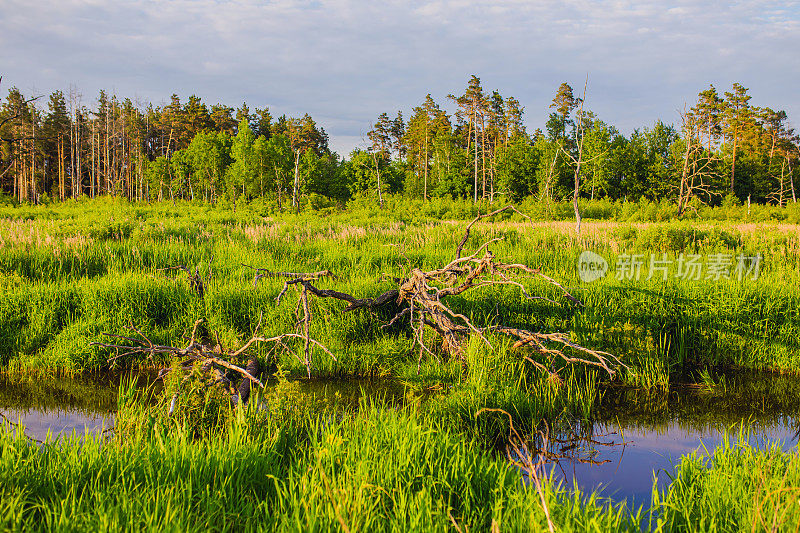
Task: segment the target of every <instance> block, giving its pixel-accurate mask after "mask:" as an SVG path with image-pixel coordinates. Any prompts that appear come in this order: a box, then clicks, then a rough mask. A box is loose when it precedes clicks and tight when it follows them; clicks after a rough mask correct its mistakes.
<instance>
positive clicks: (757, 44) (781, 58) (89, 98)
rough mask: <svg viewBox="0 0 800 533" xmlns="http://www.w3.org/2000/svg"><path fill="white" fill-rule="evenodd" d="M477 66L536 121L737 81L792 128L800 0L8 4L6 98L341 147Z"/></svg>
mask: <svg viewBox="0 0 800 533" xmlns="http://www.w3.org/2000/svg"><path fill="white" fill-rule="evenodd" d="M472 74H475V75H477V76H478V77H480V78H481V81H482V85H483V87H484V90H487V91H492V90H498V91H499V92H500V93H501V94H502V95H503V96H514V97H515V98H517V99H518V100H519V101H520V102H521V104H522V105H523V106H524V108H525V122H526V125H527V127H528V131H533V130H535V129H536V128H544V123H545V121H546V120H547V115H548V113H549V112H550V110H549V109H548V106H549V105H550V103H551V101H552V99H553V96H554V95H555V92H556V90H557V88H558V86H559V85H560V84H561V83H562V82H567V83H569V84H570V85H572V87H573V88H574V89H575V92H576V94H578V93H582V92H583V86H584V83H585V82H586V80H587V79H588V85H587V92H586V106H587V108H589V109H591V110H592V111H594V112H595V113H596V114H597V115H598V116H599V118H601V119H603V120H604V121H605V122H607V123H610V124H613V125H615V126H616V127H617V128H618V129H620V130H621V131H622V132H624V133H626V134H627V133H630V132H631V131H632V130H633V129H634V128H641V127H647V126H651V125H652V124H653V123H654V122H655V121H656V120H658V119H661V120H664V121H665V122H668V123H677V122H678V121H679V119H680V117H679V112H680V111H681V110H682V109H683V107H684V105H689V106H691V105H692V104H693V103H694V102H695V101H696V98H697V93H698V92H699V91H701V90H703V89H705V88H707V87H708V85H709V84H714V86H715V87H717V90H718V91H719V92H720V93H722V92H724V91H726V90H730V87H731V85H732V83H733V82H739V83H741V84H742V85H744V86H745V87H747V88H749V89H750V94H751V95H752V97H753V99H752V100H751V103H752V104H753V105H758V106H769V107H772V108H773V109H783V110H785V111H786V112H787V113H788V115H789V122H790V123H791V124H792V125H794V126H800V102H798V98H797V97H798V94H800V92H798V87H799V86H800V2H798V1H785V2H777V1H760V0H755V1H743V2H716V1H703V0H693V1H662V0H652V1H651V0H646V1H640V2H627V1H605V0H600V1H589V0H559V1H550V0H540V1H525V0H494V1H483V0H475V1H466V0H433V1H421V0H410V1H404V2H399V1H392V0H382V1H376V0H372V1H370V0H366V1H356V0H274V1H256V0H236V1H234V0H142V1H128V0H86V1H79V0H51V1H49V2H44V1H38V0H22V1H18V0H0V75H2V76H3V80H2V86H0V97H4V96H5V95H6V94H7V92H6V91H7V89H8V88H10V87H11V86H16V87H18V88H19V89H20V90H22V91H23V93H24V94H25V95H26V96H27V95H30V94H34V93H35V94H47V93H50V92H52V91H54V90H57V89H60V90H63V91H64V92H65V93H66V92H68V90H69V88H70V87H71V86H72V87H75V88H76V89H77V90H78V91H79V92H80V94H81V95H82V101H83V103H84V104H86V105H87V106H91V105H93V103H94V102H95V101H96V98H97V94H98V92H99V90H100V89H105V90H106V91H108V92H111V93H115V94H117V95H119V96H120V97H130V98H131V99H132V100H134V101H136V100H137V99H138V100H139V101H141V102H152V103H154V104H156V105H159V104H164V103H167V102H169V99H170V95H172V94H173V93H177V94H178V95H179V96H180V97H181V98H182V99H184V100H185V99H186V98H187V97H188V96H189V95H192V94H196V95H197V96H200V97H201V98H202V99H203V101H204V102H206V103H207V104H213V103H217V102H220V103H224V104H226V105H229V106H232V107H238V106H240V105H241V103H242V102H247V104H248V106H249V107H250V109H251V110H252V109H254V108H255V107H264V106H269V108H270V110H271V111H272V113H273V116H279V115H281V114H286V115H288V116H300V115H302V114H303V113H310V114H311V115H312V116H313V117H314V119H315V120H316V121H317V122H318V123H319V124H321V125H322V126H323V127H324V128H325V130H326V131H327V132H328V134H329V136H330V145H331V147H332V148H333V149H334V150H336V151H337V152H339V153H340V154H342V155H346V154H348V153H349V152H350V151H351V150H352V149H353V148H354V147H357V146H360V145H364V144H366V143H365V139H366V132H367V131H369V129H370V126H371V124H372V123H373V122H374V121H375V119H376V118H377V116H378V115H379V114H380V113H381V112H384V111H385V112H388V113H389V114H390V115H391V116H394V115H395V114H396V112H397V111H398V110H401V111H403V114H404V116H405V117H406V118H407V117H408V116H409V115H410V112H411V109H412V108H413V107H414V106H417V105H420V104H421V103H422V101H423V100H424V98H425V95H426V94H428V93H430V94H431V95H432V96H433V98H434V99H435V100H436V101H437V102H438V103H440V104H441V105H442V106H443V107H445V108H446V109H449V110H451V111H452V110H454V108H453V106H452V105H451V104H449V103H448V102H447V95H448V94H463V92H464V89H465V88H466V84H467V81H468V80H469V77H470V76H471V75H472ZM798 129H800V127H798Z"/></svg>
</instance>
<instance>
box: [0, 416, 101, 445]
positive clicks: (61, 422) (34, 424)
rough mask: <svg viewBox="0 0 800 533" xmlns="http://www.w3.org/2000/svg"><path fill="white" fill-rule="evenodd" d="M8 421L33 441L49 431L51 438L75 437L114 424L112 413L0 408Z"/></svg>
mask: <svg viewBox="0 0 800 533" xmlns="http://www.w3.org/2000/svg"><path fill="white" fill-rule="evenodd" d="M0 412H2V413H3V414H4V415H5V416H6V417H7V418H8V419H9V420H10V421H12V422H14V423H15V424H16V423H17V422H20V423H22V425H23V426H25V433H26V434H27V435H28V436H30V437H33V438H35V439H39V440H43V439H44V438H45V436H46V435H47V432H48V431H50V433H51V436H52V437H53V438H55V437H57V436H64V437H66V436H69V435H71V434H72V432H73V431H74V432H75V433H76V434H77V435H79V436H80V435H84V434H86V432H87V431H88V432H90V433H97V432H99V431H102V430H103V429H105V428H109V427H111V426H113V424H114V418H113V414H112V413H108V412H106V413H92V412H87V411H85V410H77V409H47V410H45V409H26V410H18V409H8V408H0Z"/></svg>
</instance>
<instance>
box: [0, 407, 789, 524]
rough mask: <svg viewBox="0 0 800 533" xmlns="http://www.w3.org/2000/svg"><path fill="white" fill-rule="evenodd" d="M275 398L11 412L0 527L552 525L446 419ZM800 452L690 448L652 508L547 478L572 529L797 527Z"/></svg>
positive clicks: (2, 462)
mask: <svg viewBox="0 0 800 533" xmlns="http://www.w3.org/2000/svg"><path fill="white" fill-rule="evenodd" d="M270 405H271V407H270V409H271V411H270V415H269V416H267V417H266V418H264V417H263V416H261V415H259V414H257V413H254V412H252V411H251V412H250V413H246V412H241V411H240V412H238V413H237V414H234V415H233V416H232V417H231V418H230V419H229V421H228V422H226V423H224V424H222V425H221V426H218V427H217V429H216V430H211V431H210V432H208V433H206V434H204V435H203V436H199V437H198V436H197V435H196V434H195V433H193V432H192V431H191V430H190V429H188V428H187V426H186V425H181V423H179V422H175V421H173V422H172V423H169V422H167V423H166V425H165V424H164V423H159V422H157V421H154V419H152V418H150V422H149V423H147V420H148V418H147V416H144V417H143V416H142V415H143V414H146V413H147V412H149V411H147V410H145V411H142V410H141V409H138V408H135V409H133V411H131V407H130V406H129V407H128V411H127V412H128V416H131V417H132V418H131V419H130V420H129V421H128V422H125V421H124V420H122V421H121V423H119V424H118V428H119V430H118V433H117V435H115V436H114V437H113V438H112V439H111V440H104V439H101V438H99V437H95V436H91V435H90V436H87V437H85V438H83V439H78V438H75V439H72V440H66V441H63V442H57V443H53V442H48V443H45V444H43V445H33V444H32V443H31V442H30V441H28V440H27V439H26V438H25V437H24V436H23V435H22V434H21V433H15V432H13V431H10V430H9V429H8V427H7V426H4V428H3V429H0V480H1V481H2V482H1V483H0V502H2V503H1V504H0V528H2V529H3V530H6V531H62V530H70V531H74V530H107V531H136V530H159V531H207V530H214V531H229V530H239V531H261V530H266V531H276V530H277V531H330V530H345V531H445V530H447V531H452V530H461V531H466V530H467V529H469V530H471V531H489V530H501V531H504V530H513V531H542V530H546V529H547V522H546V516H545V513H544V510H543V507H542V503H541V499H540V495H539V493H538V492H537V491H536V489H535V488H534V486H533V485H532V484H530V483H527V484H526V483H525V482H524V478H523V475H522V473H521V472H520V471H519V470H518V469H516V468H515V467H513V466H511V465H510V464H509V463H508V462H507V461H506V460H505V459H504V458H502V457H499V456H494V455H491V454H487V453H486V452H485V450H484V449H483V448H482V447H481V446H480V445H479V443H477V442H476V441H473V440H472V439H470V438H467V437H465V436H464V435H463V434H462V433H460V432H458V431H455V430H453V429H451V428H449V427H447V426H446V425H444V424H442V423H441V422H440V421H435V420H436V419H434V418H429V417H425V416H422V415H420V414H419V413H418V412H416V411H415V410H412V409H399V410H398V409H382V408H381V407H380V406H379V405H375V404H372V405H367V404H364V405H362V407H361V409H360V410H358V411H357V412H354V413H350V414H348V415H345V416H341V414H340V416H336V417H327V418H326V417H318V416H308V415H309V414H310V413H309V412H304V411H303V409H302V408H301V407H298V404H296V403H291V404H286V403H284V404H282V403H280V402H278V401H276V399H274V398H273V399H272V402H271V404H270ZM137 409H138V410H137ZM125 412H126V410H125V409H124V408H123V413H125ZM150 413H151V414H152V412H150ZM123 418H124V415H123ZM323 420H324V421H323ZM142 422H144V423H142ZM798 466H800V464H798V456H797V454H796V453H790V454H787V453H783V452H781V451H780V450H779V449H777V448H774V447H770V448H767V449H766V450H757V449H754V448H751V447H749V446H747V445H726V446H724V447H723V448H721V449H719V450H717V451H716V452H714V453H713V454H712V455H710V456H697V455H695V456H690V457H687V458H684V459H683V461H682V462H681V463H680V464H679V465H678V467H677V469H676V470H675V472H674V480H673V481H672V483H671V484H670V485H669V486H668V487H667V488H665V489H664V490H661V491H657V490H654V498H653V504H652V508H651V509H644V508H642V509H638V510H632V509H629V508H627V507H625V506H624V505H618V504H617V505H611V504H609V503H607V502H605V501H602V500H599V499H598V498H597V497H595V496H593V495H589V494H580V493H574V492H572V491H568V490H566V489H565V488H564V487H559V486H556V485H554V484H553V483H552V482H550V481H548V480H545V481H544V483H543V489H542V493H543V497H544V500H545V502H546V506H547V508H548V509H549V512H550V515H551V519H552V521H553V523H554V525H555V526H556V527H557V529H558V531H640V527H641V526H644V527H645V528H646V529H652V530H654V531H740V530H742V528H746V529H748V530H749V529H751V526H752V528H753V530H754V531H770V530H771V531H774V530H782V531H793V530H795V529H796V527H797V524H798V520H800V508H798V503H797V501H798V500H797V496H798V492H797V491H798V489H797V487H798V485H800V474H798V472H800V468H798ZM776 528H777V529H776Z"/></svg>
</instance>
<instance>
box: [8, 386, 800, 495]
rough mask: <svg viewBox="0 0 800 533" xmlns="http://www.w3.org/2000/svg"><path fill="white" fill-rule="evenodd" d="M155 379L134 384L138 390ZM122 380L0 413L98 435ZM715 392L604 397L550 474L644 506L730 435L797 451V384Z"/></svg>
mask: <svg viewBox="0 0 800 533" xmlns="http://www.w3.org/2000/svg"><path fill="white" fill-rule="evenodd" d="M154 378H155V375H153V374H141V375H139V376H138V377H137V380H138V383H139V385H140V386H146V385H147V384H148V383H152V382H153V380H154ZM122 379H123V376H121V375H119V374H108V373H104V374H82V375H78V376H63V377H52V376H50V377H47V376H36V377H23V378H18V377H9V376H4V375H0V413H2V414H3V415H5V417H6V418H8V419H9V420H11V421H12V422H18V421H19V422H21V423H22V424H23V425H24V426H25V427H26V432H27V433H28V435H30V436H32V437H34V438H37V439H43V438H44V437H45V436H46V435H47V433H48V431H50V432H51V434H52V435H53V436H57V435H65V434H67V435H68V434H71V433H72V432H73V431H74V432H77V434H79V435H81V434H84V433H85V432H87V431H89V432H97V431H101V430H102V429H103V428H108V427H110V426H112V425H113V412H114V410H115V408H116V401H117V392H118V389H119V384H120V382H121V380H122ZM715 381H716V385H711V384H709V385H706V386H696V385H679V386H676V387H673V388H672V389H671V390H670V391H668V392H663V393H657V394H653V393H646V392H643V391H636V390H630V389H622V388H616V387H614V388H608V389H606V390H604V391H603V394H602V399H601V401H600V402H599V405H598V406H597V408H596V411H595V415H594V420H593V421H592V422H591V423H589V424H582V425H577V426H576V427H575V428H573V431H572V432H571V433H567V434H561V435H557V436H553V438H552V439H551V440H550V443H549V446H548V449H549V451H550V452H552V453H554V454H556V455H558V456H560V457H559V458H557V459H555V458H551V460H550V461H549V463H548V465H547V466H546V468H547V469H548V472H550V473H551V474H552V476H553V477H554V478H556V479H557V480H559V481H561V482H562V483H564V484H566V485H567V486H572V485H573V484H575V485H577V486H578V487H580V488H581V489H583V490H586V491H589V492H591V491H598V492H599V494H600V495H601V496H603V497H607V498H609V499H611V500H614V501H621V500H627V501H628V503H629V504H631V505H634V506H638V505H645V506H647V505H648V504H649V503H650V496H651V491H652V487H653V479H654V476H655V478H656V479H657V480H658V482H659V484H660V485H661V486H663V485H664V484H666V483H668V481H669V477H668V473H671V472H672V471H673V465H675V464H677V462H678V461H679V460H680V458H681V457H682V456H683V455H686V454H689V453H692V452H699V453H707V452H706V450H709V451H711V450H713V449H714V448H715V447H717V446H718V445H719V444H720V443H721V442H722V439H723V438H724V436H725V435H726V434H727V435H732V436H733V437H734V438H737V435H738V434H739V431H740V429H741V428H742V427H745V428H749V430H750V431H751V433H749V437H748V438H749V441H750V442H751V443H752V444H761V443H762V442H763V441H765V440H766V439H769V440H771V441H775V440H779V441H780V442H781V443H782V446H783V447H784V448H785V449H789V448H792V447H796V446H797V444H798V432H800V379H798V378H797V377H791V376H780V375H775V374H764V373H735V374H727V375H723V376H717V377H716V378H715ZM301 390H303V391H304V392H314V393H315V394H316V395H317V396H320V397H325V398H326V399H327V400H331V399H335V401H336V402H338V403H339V405H349V406H357V404H358V401H359V399H360V398H361V397H362V396H365V395H366V396H382V397H383V398H384V399H389V400H392V399H394V400H396V401H398V402H402V399H403V394H404V391H403V387H402V385H399V384H397V383H395V382H389V381H385V380H383V381H375V380H348V381H341V380H313V381H303V382H301Z"/></svg>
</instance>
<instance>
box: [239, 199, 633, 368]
mask: <svg viewBox="0 0 800 533" xmlns="http://www.w3.org/2000/svg"><path fill="white" fill-rule="evenodd" d="M507 210H513V211H515V212H518V211H517V210H516V209H515V208H514V207H513V206H506V207H504V208H502V209H498V210H496V211H493V212H491V213H488V214H485V215H479V216H478V217H476V218H475V219H474V220H472V221H471V222H470V223H469V224H468V225H467V227H466V231H465V233H464V236H463V238H462V239H461V240H460V242H459V244H458V246H457V248H456V253H455V258H454V259H453V260H452V261H451V262H450V263H448V264H446V265H445V266H443V267H442V268H439V269H435V270H430V271H423V270H420V269H418V268H412V269H411V271H410V272H409V274H408V275H407V276H406V277H405V278H392V279H393V281H394V283H396V284H397V287H396V288H393V289H390V290H388V291H386V292H384V293H382V294H381V295H379V296H377V297H375V298H357V297H355V296H353V295H350V294H347V293H344V292H340V291H335V290H330V289H321V288H318V287H316V286H315V285H314V284H313V282H316V281H318V280H322V279H324V278H328V277H334V276H333V274H332V273H331V272H330V271H328V270H325V271H321V272H314V273H290V272H271V271H269V270H267V269H263V268H256V267H252V266H249V265H243V266H246V267H248V268H250V269H252V270H254V271H255V272H256V274H255V277H254V279H253V284H254V285H256V284H257V282H258V280H259V279H260V278H261V277H264V276H271V277H285V278H289V279H288V280H287V281H286V282H285V283H284V286H283V289H282V290H281V291H280V293H279V294H278V297H277V298H276V302H278V303H280V300H281V298H282V297H283V295H284V294H285V293H286V291H287V290H288V288H289V287H290V286H292V285H299V286H301V287H302V290H301V293H300V297H299V300H298V304H297V307H296V309H301V308H302V312H303V315H302V317H300V316H299V314H298V325H302V332H303V336H304V337H305V338H306V339H308V338H309V337H308V335H309V334H308V329H309V324H310V321H311V313H310V308H309V304H308V302H309V299H308V297H309V294H312V295H314V296H316V297H319V298H334V299H338V300H343V301H345V302H347V303H348V305H347V307H345V308H344V309H343V311H344V312H346V311H353V310H355V309H368V310H375V309H376V308H379V307H382V306H384V305H386V304H389V303H395V304H396V305H398V306H400V307H401V309H400V311H399V312H397V313H396V314H395V315H394V316H393V317H392V318H391V319H390V320H388V322H387V323H385V324H384V325H383V326H382V327H383V328H388V327H390V326H392V325H394V324H395V323H397V322H398V321H400V320H402V319H406V318H407V319H408V320H409V321H410V323H411V328H412V329H413V332H414V339H415V344H416V345H418V347H419V358H418V362H417V365H418V367H419V365H420V364H421V361H422V357H423V355H424V354H426V353H427V354H429V355H432V356H433V357H437V356H436V354H435V353H434V351H433V350H431V348H430V347H429V346H428V342H427V341H426V338H425V333H426V330H427V329H430V330H433V331H434V332H436V333H437V334H438V336H439V337H440V338H441V339H442V352H443V353H444V354H445V355H447V356H454V357H458V358H460V359H461V360H462V362H465V349H466V345H467V342H468V340H469V338H470V336H473V335H474V336H477V337H479V338H480V339H481V341H482V342H483V343H485V344H486V345H487V346H489V347H490V348H491V346H492V345H491V343H490V341H489V339H488V338H487V334H488V333H500V334H503V335H506V336H510V337H514V338H516V339H517V341H516V342H515V343H514V345H513V348H514V349H518V348H523V347H524V348H529V349H532V350H533V351H535V352H537V353H539V354H541V355H544V356H545V357H546V358H547V359H548V365H547V366H546V365H544V364H542V363H540V362H537V361H534V360H533V359H532V358H530V357H528V356H525V357H524V358H525V359H526V360H527V361H529V362H531V363H532V364H533V365H534V366H535V367H536V368H537V369H539V370H542V371H545V372H549V373H550V374H551V375H552V376H554V377H557V370H555V368H554V366H553V363H554V362H555V361H556V360H561V361H562V362H564V363H568V364H584V365H588V366H595V367H598V368H601V369H603V370H604V371H606V372H607V373H608V374H609V376H612V377H613V376H614V375H615V367H618V366H622V363H621V362H620V361H619V359H617V358H616V357H614V356H613V355H611V354H608V353H605V352H600V351H595V350H591V349H589V348H585V347H583V346H580V345H579V344H577V343H575V342H572V341H571V340H569V338H568V337H567V336H566V335H564V334H561V333H537V332H531V331H527V330H523V329H518V328H512V327H506V326H503V325H490V326H476V325H475V324H473V323H472V321H471V320H470V319H469V318H467V317H466V316H464V315H463V314H460V313H456V312H454V311H452V310H451V309H450V308H449V307H448V306H447V305H445V303H444V301H445V300H446V299H447V298H448V297H451V296H458V295H460V294H462V293H464V292H466V291H468V290H470V289H475V288H478V287H488V286H501V285H507V286H513V287H515V288H517V289H518V290H519V292H520V294H521V295H522V296H523V297H524V298H526V299H527V300H546V301H548V302H551V303H556V302H554V301H552V300H549V299H547V298H545V297H542V296H532V295H530V294H529V293H528V291H527V290H526V288H525V286H524V285H523V284H522V283H521V282H520V281H519V279H520V278H522V277H528V278H538V279H540V280H542V281H544V282H546V283H548V284H550V285H552V286H554V287H556V288H558V289H559V291H560V292H561V294H562V296H563V297H564V298H565V299H566V300H568V301H570V302H572V303H574V304H576V305H581V302H580V301H579V300H578V299H577V298H575V297H574V296H573V295H572V294H570V293H569V291H568V290H567V289H566V288H564V287H563V286H562V285H561V284H559V283H558V282H557V281H555V280H554V279H552V278H550V277H548V276H546V275H545V274H543V273H542V272H541V270H540V269H538V268H532V267H529V266H527V265H523V264H517V263H508V264H507V263H503V262H502V261H500V260H498V259H497V258H496V257H495V256H494V255H493V254H492V252H491V251H490V250H489V246H490V245H491V244H493V243H495V242H497V241H500V240H502V239H501V238H495V239H491V240H489V241H487V242H485V243H484V244H483V245H481V246H479V247H478V248H477V250H475V252H473V253H472V254H471V255H467V256H462V252H463V249H464V245H465V244H466V243H467V240H468V239H469V234H470V230H471V229H472V226H473V225H474V224H475V223H477V222H478V221H479V220H482V219H484V218H488V217H491V216H494V215H497V214H499V213H502V212H504V211H507ZM565 349H569V352H570V353H571V354H572V355H568V354H566V353H564V351H563V350H565ZM306 361H307V362H308V361H310V354H309V348H308V346H306ZM307 366H308V368H309V372H310V365H309V364H307Z"/></svg>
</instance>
